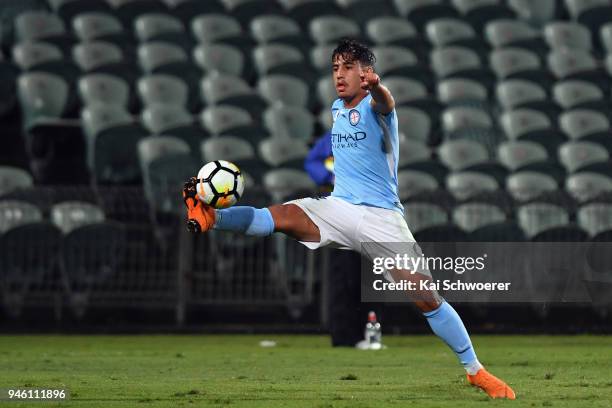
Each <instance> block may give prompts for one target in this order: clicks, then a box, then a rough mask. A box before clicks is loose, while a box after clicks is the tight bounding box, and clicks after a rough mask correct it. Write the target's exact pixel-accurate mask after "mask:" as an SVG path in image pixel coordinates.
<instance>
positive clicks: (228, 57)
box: [193, 44, 246, 76]
mask: <svg viewBox="0 0 612 408" xmlns="http://www.w3.org/2000/svg"><path fill="white" fill-rule="evenodd" d="M193 60H194V61H195V63H196V64H197V65H198V66H199V67H200V68H201V69H202V70H203V71H204V72H205V73H211V72H213V71H218V72H221V73H223V74H228V75H234V76H243V75H244V74H245V71H246V70H245V65H246V64H245V58H244V55H243V54H242V51H240V49H239V48H237V47H234V46H232V45H227V44H200V45H198V46H197V47H195V48H194V49H193Z"/></svg>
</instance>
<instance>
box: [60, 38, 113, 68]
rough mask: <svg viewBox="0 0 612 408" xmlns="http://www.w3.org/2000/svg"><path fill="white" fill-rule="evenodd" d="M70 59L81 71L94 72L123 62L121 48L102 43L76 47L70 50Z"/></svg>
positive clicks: (96, 42)
mask: <svg viewBox="0 0 612 408" xmlns="http://www.w3.org/2000/svg"><path fill="white" fill-rule="evenodd" d="M72 58H73V60H74V61H75V62H76V64H77V65H78V66H79V67H80V68H81V70H83V71H94V70H98V69H101V68H103V67H104V66H108V65H112V64H119V63H122V62H123V61H124V58H123V52H122V51H121V48H119V47H118V46H116V45H114V44H111V43H108V42H103V41H94V42H86V43H80V44H78V45H76V46H75V47H74V48H73V50H72Z"/></svg>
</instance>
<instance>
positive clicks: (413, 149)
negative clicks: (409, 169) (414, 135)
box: [397, 139, 431, 169]
mask: <svg viewBox="0 0 612 408" xmlns="http://www.w3.org/2000/svg"><path fill="white" fill-rule="evenodd" d="M429 160H431V150H430V149H429V147H427V146H426V145H425V144H424V143H423V142H421V141H418V140H414V139H408V140H403V141H400V143H399V161H398V163H397V165H398V167H399V168H400V169H403V168H405V167H406V166H408V165H410V164H413V163H419V162H427V161H429Z"/></svg>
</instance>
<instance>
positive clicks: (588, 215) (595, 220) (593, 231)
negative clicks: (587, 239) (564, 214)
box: [576, 203, 612, 237]
mask: <svg viewBox="0 0 612 408" xmlns="http://www.w3.org/2000/svg"><path fill="white" fill-rule="evenodd" d="M576 221H577V222H578V225H579V226H580V227H581V228H582V229H584V230H585V231H587V232H588V233H589V235H590V236H591V237H595V236H596V235H597V234H600V233H602V232H608V231H610V230H612V205H610V204H608V203H589V204H585V205H583V206H582V207H580V208H579V209H578V212H577V213H576Z"/></svg>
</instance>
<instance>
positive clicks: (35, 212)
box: [0, 200, 43, 234]
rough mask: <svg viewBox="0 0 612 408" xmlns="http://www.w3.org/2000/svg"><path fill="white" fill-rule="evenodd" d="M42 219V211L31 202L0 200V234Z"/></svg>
mask: <svg viewBox="0 0 612 408" xmlns="http://www.w3.org/2000/svg"><path fill="white" fill-rule="evenodd" d="M42 219H43V217H42V212H41V211H40V210H39V209H38V207H36V206H35V205H33V204H30V203H27V202H24V201H18V200H0V234H3V233H5V232H6V231H8V230H10V229H12V228H15V227H18V226H20V225H24V224H27V223H32V222H38V221H42Z"/></svg>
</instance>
